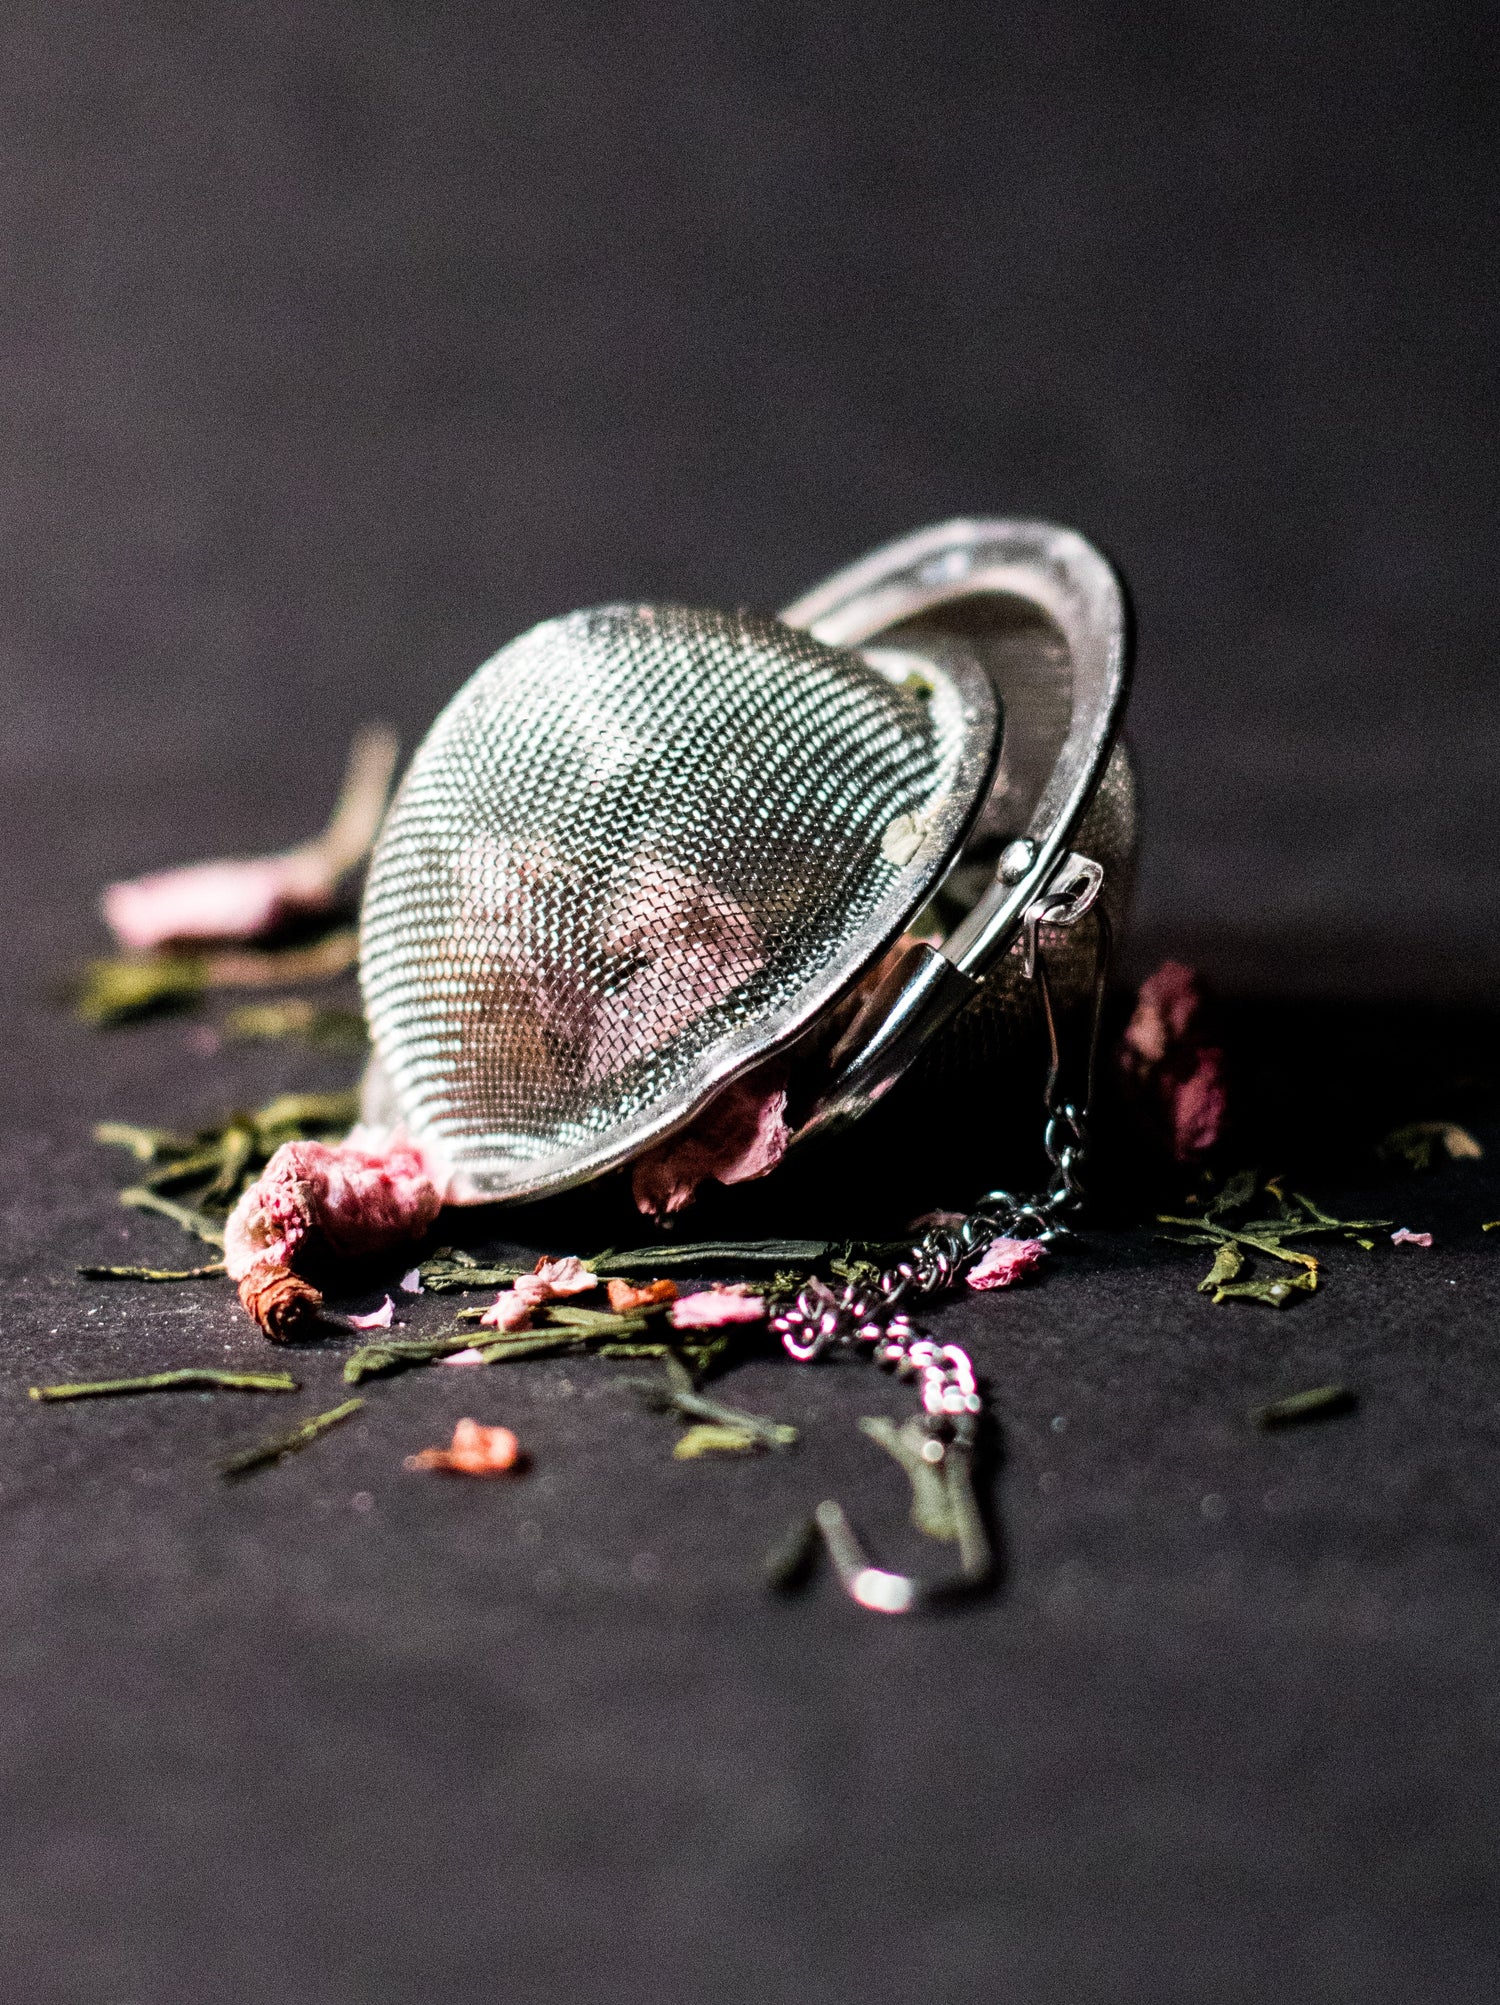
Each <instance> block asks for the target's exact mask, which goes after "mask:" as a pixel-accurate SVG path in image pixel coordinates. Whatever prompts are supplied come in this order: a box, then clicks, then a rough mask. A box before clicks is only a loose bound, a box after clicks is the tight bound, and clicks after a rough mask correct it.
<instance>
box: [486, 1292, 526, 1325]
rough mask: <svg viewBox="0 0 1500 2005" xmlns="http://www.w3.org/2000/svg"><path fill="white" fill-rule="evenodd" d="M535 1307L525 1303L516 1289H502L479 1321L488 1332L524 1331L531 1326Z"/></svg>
mask: <svg viewBox="0 0 1500 2005" xmlns="http://www.w3.org/2000/svg"><path fill="white" fill-rule="evenodd" d="M534 1306H535V1305H534V1304H533V1303H531V1302H526V1301H523V1300H522V1299H521V1297H520V1296H519V1295H518V1294H517V1293H516V1291H515V1289H514V1288H502V1289H501V1291H500V1293H499V1294H498V1295H497V1296H496V1297H495V1299H494V1301H493V1302H492V1303H491V1304H490V1306H489V1308H487V1309H486V1310H485V1312H484V1314H483V1315H482V1316H481V1317H480V1318H479V1321H480V1323H481V1325H482V1326H483V1327H484V1328H485V1329H487V1330H524V1329H527V1328H528V1327H529V1326H530V1323H531V1312H532V1309H533V1307H534Z"/></svg>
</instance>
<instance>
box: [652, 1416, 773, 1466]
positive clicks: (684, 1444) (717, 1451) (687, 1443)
mask: <svg viewBox="0 0 1500 2005" xmlns="http://www.w3.org/2000/svg"><path fill="white" fill-rule="evenodd" d="M765 1445H766V1444H765V1442H764V1441H763V1440H762V1439H761V1438H760V1436H759V1435H758V1434H754V1433H752V1432H751V1430H750V1429H749V1428H748V1427H728V1426H722V1425H719V1424H718V1423H716V1422H713V1421H699V1423H698V1424H697V1426H696V1427H690V1428H689V1429H688V1431H687V1433H686V1434H683V1435H680V1436H679V1437H678V1439H677V1440H676V1441H675V1442H674V1443H673V1445H672V1457H673V1460H674V1461H677V1462H696V1461H697V1460H698V1459H699V1457H700V1456H703V1455H754V1454H757V1453H759V1451H760V1450H761V1449H762V1448H764V1447H765Z"/></svg>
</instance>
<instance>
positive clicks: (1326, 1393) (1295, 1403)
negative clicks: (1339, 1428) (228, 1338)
mask: <svg viewBox="0 0 1500 2005" xmlns="http://www.w3.org/2000/svg"><path fill="white" fill-rule="evenodd" d="M1358 1404H1359V1400H1358V1396H1357V1394H1355V1393H1354V1392H1352V1391H1351V1390H1350V1388H1349V1387H1348V1386H1346V1385H1317V1386H1314V1387H1313V1388H1312V1390H1311V1391H1310V1392H1294V1393H1289V1394H1288V1395H1287V1397H1286V1398H1285V1399H1273V1400H1272V1401H1271V1403H1270V1405H1269V1406H1258V1407H1255V1408H1253V1409H1252V1411H1251V1414H1250V1418H1251V1421H1252V1422H1253V1423H1254V1425H1255V1426H1257V1427H1290V1426H1293V1425H1295V1424H1296V1423H1297V1422H1299V1421H1303V1420H1324V1419H1327V1418H1328V1417H1329V1416H1330V1415H1332V1414H1335V1413H1350V1412H1352V1411H1353V1409H1354V1408H1355V1407H1356V1406H1357V1405H1358Z"/></svg>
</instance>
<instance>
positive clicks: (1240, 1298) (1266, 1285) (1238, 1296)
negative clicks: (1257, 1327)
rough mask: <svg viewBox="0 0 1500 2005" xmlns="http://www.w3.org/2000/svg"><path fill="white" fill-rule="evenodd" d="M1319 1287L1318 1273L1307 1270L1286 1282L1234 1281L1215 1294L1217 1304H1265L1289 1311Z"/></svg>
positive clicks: (1271, 1307) (1310, 1269) (1272, 1307)
mask: <svg viewBox="0 0 1500 2005" xmlns="http://www.w3.org/2000/svg"><path fill="white" fill-rule="evenodd" d="M1317 1285H1318V1276H1317V1272H1316V1270H1315V1269H1313V1268H1307V1269H1306V1270H1304V1272H1302V1273H1301V1274H1293V1275H1291V1276H1289V1277H1288V1278H1287V1279H1286V1280H1284V1281H1282V1280H1277V1281H1233V1282H1230V1283H1229V1284H1228V1285H1227V1286H1226V1287H1222V1288H1219V1289H1217V1290H1216V1291H1215V1293H1214V1298H1213V1299H1214V1301H1215V1302H1263V1303H1264V1304H1265V1305H1266V1307H1267V1308H1269V1309H1289V1308H1290V1307H1291V1306H1292V1304H1293V1303H1294V1302H1295V1301H1296V1299H1297V1297H1298V1296H1299V1295H1311V1294H1312V1293H1314V1291H1315V1290H1316V1288H1317Z"/></svg>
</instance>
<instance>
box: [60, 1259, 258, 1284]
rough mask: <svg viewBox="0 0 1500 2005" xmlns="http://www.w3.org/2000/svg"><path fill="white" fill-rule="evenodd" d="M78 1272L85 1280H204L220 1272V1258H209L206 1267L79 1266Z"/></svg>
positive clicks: (222, 1264) (221, 1263) (221, 1267)
mask: <svg viewBox="0 0 1500 2005" xmlns="http://www.w3.org/2000/svg"><path fill="white" fill-rule="evenodd" d="M78 1272H79V1273H80V1274H81V1275H82V1276H83V1278H84V1280H85V1281H206V1280H207V1279H208V1277H209V1276H210V1275H211V1274H222V1273H223V1272H224V1263H223V1261H222V1260H211V1261H210V1262H209V1264H208V1265H207V1266H206V1267H80V1268H79V1269H78Z"/></svg>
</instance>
